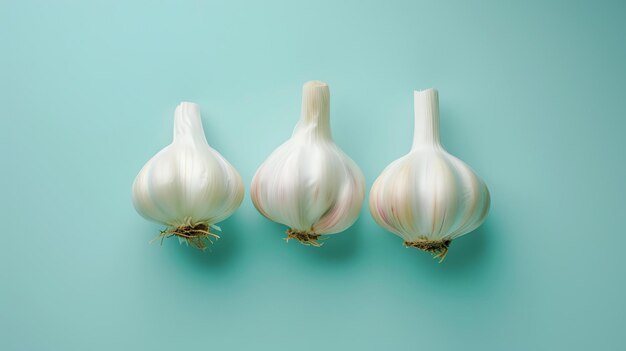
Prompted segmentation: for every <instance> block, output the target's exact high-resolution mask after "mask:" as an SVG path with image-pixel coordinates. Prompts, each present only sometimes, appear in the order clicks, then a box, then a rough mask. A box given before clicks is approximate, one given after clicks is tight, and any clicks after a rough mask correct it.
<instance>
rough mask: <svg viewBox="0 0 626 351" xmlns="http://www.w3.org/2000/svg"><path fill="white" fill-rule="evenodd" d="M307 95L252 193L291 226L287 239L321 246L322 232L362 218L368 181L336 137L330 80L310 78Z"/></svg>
mask: <svg viewBox="0 0 626 351" xmlns="http://www.w3.org/2000/svg"><path fill="white" fill-rule="evenodd" d="M302 94H303V96H302V114H301V117H300V121H299V122H298V124H297V125H296V128H295V129H294V131H293V134H292V136H291V138H290V139H289V140H287V141H286V142H285V143H284V144H282V145H281V146H279V147H278V148H277V149H276V150H275V151H274V152H273V153H272V154H271V155H270V156H269V157H268V158H267V160H266V161H265V162H264V163H263V164H262V165H261V166H260V167H259V169H258V170H257V172H256V174H255V175H254V178H253V180H252V186H251V188H250V194H251V196H252V202H253V203H254V206H255V207H256V208H257V210H259V212H260V213H261V214H263V215H264V216H265V217H267V218H268V219H270V220H272V221H274V222H278V223H282V224H284V225H287V226H288V227H289V230H287V239H297V240H299V241H300V242H301V243H303V244H305V245H312V246H320V243H319V242H318V239H319V238H320V236H322V235H328V234H334V233H338V232H341V231H343V230H345V229H347V228H348V227H350V226H351V225H352V224H353V223H354V222H355V221H356V219H357V217H358V216H359V212H360V210H361V206H362V203H363V197H364V193H365V181H364V178H363V174H362V173H361V170H360V169H359V168H358V167H357V165H356V164H355V163H354V161H352V160H351V159H350V158H349V157H348V156H347V155H346V154H345V153H343V151H341V150H340V149H339V147H337V145H336V144H335V143H334V141H333V139H332V136H331V132H330V108H329V99H330V93H329V89H328V85H327V84H326V83H323V82H320V81H311V82H307V83H306V84H305V85H304V87H303V92H302Z"/></svg>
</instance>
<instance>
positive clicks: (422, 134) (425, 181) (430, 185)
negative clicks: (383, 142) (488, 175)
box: [369, 89, 490, 260]
mask: <svg viewBox="0 0 626 351" xmlns="http://www.w3.org/2000/svg"><path fill="white" fill-rule="evenodd" d="M414 99H415V133H414V139H413V147H412V148H411V151H410V152H409V153H408V154H407V155H405V156H403V157H401V158H399V159H397V160H395V161H394V162H392V163H391V164H390V165H389V166H387V168H385V169H384V170H383V172H382V174H381V175H380V176H379V177H378V178H377V179H376V181H375V182H374V185H373V186H372V189H371V192H370V198H369V205H370V211H371V214H372V216H373V217H374V220H375V221H376V222H377V223H378V224H379V225H381V226H382V227H384V228H385V229H387V230H389V231H391V232H393V233H394V234H396V235H398V236H400V237H401V238H402V239H403V240H404V245H405V246H407V247H415V248H418V249H421V250H424V251H427V252H431V253H433V254H434V255H435V257H438V258H440V259H441V260H443V259H444V258H445V256H446V254H447V253H448V247H449V245H450V243H451V242H452V240H454V239H456V238H458V237H459V236H461V235H464V234H467V233H469V232H471V231H473V230H474V229H476V228H477V227H478V226H480V225H481V224H482V223H483V221H484V220H485V218H486V217H487V213H488V212H489V205H490V196H489V191H488V190H487V186H486V185H485V183H484V182H483V181H482V179H480V178H479V177H478V176H477V175H476V174H475V173H474V171H473V170H472V169H471V168H470V167H469V166H468V165H466V164H465V163H463V161H461V160H459V159H458V158H456V157H454V156H452V155H450V154H449V153H448V152H447V151H446V150H445V149H444V148H443V146H442V145H441V143H440V141H439V101H438V93H437V91H436V90H434V89H428V90H425V91H416V92H415V93H414Z"/></svg>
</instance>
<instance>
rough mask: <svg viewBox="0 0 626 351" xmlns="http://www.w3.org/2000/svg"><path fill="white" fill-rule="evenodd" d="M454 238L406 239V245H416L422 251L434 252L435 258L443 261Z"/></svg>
mask: <svg viewBox="0 0 626 351" xmlns="http://www.w3.org/2000/svg"><path fill="white" fill-rule="evenodd" d="M451 242H452V240H449V239H445V240H428V239H420V240H417V241H412V242H409V241H405V242H404V246H406V247H414V248H416V249H420V250H422V251H426V252H430V253H431V254H433V258H439V263H441V262H443V260H444V259H445V258H446V255H447V254H448V248H449V247H450V243H451Z"/></svg>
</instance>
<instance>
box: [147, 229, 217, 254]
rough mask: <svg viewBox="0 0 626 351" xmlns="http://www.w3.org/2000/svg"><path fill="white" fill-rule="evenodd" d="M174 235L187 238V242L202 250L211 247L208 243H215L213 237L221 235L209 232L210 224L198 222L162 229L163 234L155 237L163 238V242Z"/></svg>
mask: <svg viewBox="0 0 626 351" xmlns="http://www.w3.org/2000/svg"><path fill="white" fill-rule="evenodd" d="M172 236H177V237H179V238H182V239H185V241H187V244H189V245H191V246H193V247H195V248H197V249H200V250H206V249H207V248H208V247H209V246H208V244H213V240H212V239H219V238H220V236H219V235H217V234H215V233H211V232H209V225H208V224H206V223H198V224H195V225H191V224H190V225H183V226H180V227H178V228H168V229H166V230H163V231H161V234H159V236H158V237H156V238H155V239H158V238H161V243H163V240H164V239H166V238H169V237H172Z"/></svg>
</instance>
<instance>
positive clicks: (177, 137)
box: [174, 102, 206, 143]
mask: <svg viewBox="0 0 626 351" xmlns="http://www.w3.org/2000/svg"><path fill="white" fill-rule="evenodd" d="M174 142H197V143H198V142H199V143H206V137H205V136H204V129H203V128H202V119H201V117H200V107H198V105H197V104H194V103H193V102H181V103H180V104H179V105H178V107H176V111H175V112H174Z"/></svg>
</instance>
